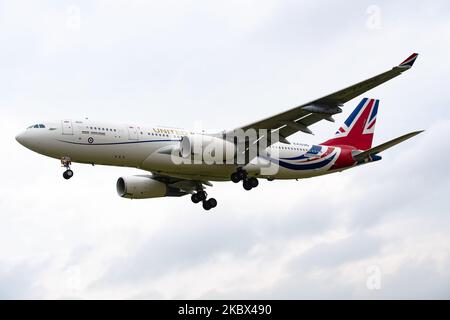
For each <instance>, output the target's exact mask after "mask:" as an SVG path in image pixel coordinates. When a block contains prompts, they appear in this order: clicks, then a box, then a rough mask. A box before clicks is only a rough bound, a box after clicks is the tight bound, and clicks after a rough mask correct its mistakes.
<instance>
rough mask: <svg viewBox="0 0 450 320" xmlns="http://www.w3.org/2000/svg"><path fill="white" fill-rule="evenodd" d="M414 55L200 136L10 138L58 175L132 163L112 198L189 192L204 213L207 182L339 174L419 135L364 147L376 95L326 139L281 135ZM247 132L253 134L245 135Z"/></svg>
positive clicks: (210, 204)
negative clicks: (81, 166) (54, 164)
mask: <svg viewBox="0 0 450 320" xmlns="http://www.w3.org/2000/svg"><path fill="white" fill-rule="evenodd" d="M417 56H418V54H417V53H414V54H412V55H410V56H409V57H408V58H407V59H406V60H404V61H403V62H402V63H400V64H399V65H397V66H395V67H393V68H392V69H390V70H388V71H386V72H383V73H381V74H379V75H376V76H374V77H372V78H369V79H367V80H364V81H362V82H359V83H357V84H355V85H352V86H349V87H347V88H345V89H342V90H339V91H337V92H335V93H332V94H329V95H327V96H325V97H322V98H319V99H316V100H313V101H311V102H308V103H305V104H302V105H300V106H297V107H295V108H292V109H289V110H287V111H284V112H281V113H278V114H276V115H274V116H271V117H268V118H265V119H263V120H260V121H257V122H253V123H250V124H247V125H245V126H242V127H240V128H236V129H234V130H229V131H223V132H217V133H204V132H194V131H189V130H183V129H178V128H172V127H170V128H169V127H158V126H153V127H152V126H145V125H129V124H113V123H106V122H100V121H91V120H87V119H84V120H67V119H65V120H61V121H53V122H52V121H50V122H41V123H38V124H35V125H32V126H29V127H28V128H27V129H26V130H25V131H23V132H22V133H20V134H19V135H17V136H16V140H17V141H18V142H19V143H20V144H22V145H23V146H25V147H26V148H28V149H30V150H32V151H34V152H37V153H39V154H42V155H45V156H48V157H52V158H56V159H59V160H60V161H61V165H62V167H64V168H65V171H64V173H63V177H64V178H65V179H70V178H72V177H73V174H74V173H73V171H72V169H71V164H72V163H73V162H76V163H85V164H92V165H97V164H98V165H109V166H122V167H134V168H138V169H142V170H145V171H147V172H148V173H149V174H142V175H135V176H128V177H120V178H119V179H118V180H117V184H116V189H117V193H118V194H119V196H121V197H123V198H129V199H148V198H156V197H180V196H185V195H190V197H191V200H192V202H193V203H200V202H201V203H202V206H203V208H204V209H205V210H210V209H212V208H214V207H216V206H217V201H216V199H214V198H208V193H207V192H206V188H207V187H211V186H212V183H211V181H232V182H234V183H239V182H242V185H243V187H244V189H245V190H251V189H253V188H255V187H257V186H258V184H259V182H258V179H267V180H269V181H273V180H279V179H280V180H281V179H303V178H310V177H315V176H319V175H324V174H330V173H334V172H340V171H343V170H347V169H350V168H354V167H357V166H360V165H363V164H367V163H371V162H375V161H379V160H381V156H380V155H379V153H381V152H382V151H384V150H386V149H388V148H391V147H393V146H394V145H396V144H398V143H401V142H403V141H405V140H407V139H409V138H411V137H413V136H415V135H417V134H419V133H421V132H423V130H422V131H414V132H411V133H408V134H405V135H402V136H400V137H398V138H395V139H393V140H390V141H388V142H385V143H383V144H380V145H378V146H375V147H372V140H373V135H374V129H375V123H376V117H377V112H378V107H379V103H380V100H379V99H369V98H363V99H362V100H361V101H360V102H359V103H358V104H357V106H356V108H355V109H354V110H353V111H352V112H351V113H350V115H349V116H348V118H347V119H346V120H345V122H344V123H343V124H342V125H341V126H340V127H339V128H338V129H337V131H336V132H335V135H334V137H332V138H330V139H329V140H327V141H325V142H322V143H319V144H305V143H293V142H291V141H289V140H288V139H287V138H288V137H289V136H291V135H293V134H294V133H297V132H303V133H307V134H312V131H311V129H310V126H312V125H313V124H315V123H317V122H319V121H322V120H325V121H330V122H334V118H333V115H335V114H338V113H341V112H342V107H343V105H344V103H346V102H348V101H350V100H352V99H354V98H355V97H357V96H359V95H361V94H363V93H364V92H366V91H368V90H370V89H372V88H374V87H376V86H378V85H380V84H382V83H384V82H386V81H388V80H390V79H392V78H394V77H397V76H398V75H400V74H402V73H403V72H404V71H407V70H409V69H410V68H411V67H412V66H413V64H414V62H415V61H416V59H417ZM251 130H253V132H256V135H253V136H252V135H251V134H249V135H246V132H248V131H251ZM236 132H239V133H241V132H244V135H242V134H235V133H236ZM230 137H232V138H230ZM263 140H264V143H262V141H263ZM198 146H200V149H199V148H198ZM253 146H258V147H257V148H256V150H257V151H256V153H255V152H250V151H251V150H254V149H252V147H253ZM208 148H209V149H208ZM199 150H200V151H199ZM220 151H223V152H220ZM217 154H218V156H216V155H217ZM211 159H213V160H214V161H211ZM217 159H219V160H221V161H217ZM238 159H241V160H240V161H238Z"/></svg>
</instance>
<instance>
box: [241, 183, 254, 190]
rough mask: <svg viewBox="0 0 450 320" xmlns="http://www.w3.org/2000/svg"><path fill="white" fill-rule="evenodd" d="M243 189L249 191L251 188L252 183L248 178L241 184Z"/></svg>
mask: <svg viewBox="0 0 450 320" xmlns="http://www.w3.org/2000/svg"><path fill="white" fill-rule="evenodd" d="M242 185H243V187H244V189H245V190H247V191H249V190H252V188H253V187H252V183H251V182H250V180H244V183H243V184H242Z"/></svg>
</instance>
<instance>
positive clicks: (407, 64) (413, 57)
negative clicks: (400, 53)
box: [398, 53, 419, 69]
mask: <svg viewBox="0 0 450 320" xmlns="http://www.w3.org/2000/svg"><path fill="white" fill-rule="evenodd" d="M418 56H419V54H418V53H413V54H412V55H410V56H409V57H408V58H406V60H405V61H403V62H402V63H400V64H399V65H398V66H399V67H400V68H406V69H409V68H411V67H412V66H413V64H414V62H415V61H416V59H417V57H418Z"/></svg>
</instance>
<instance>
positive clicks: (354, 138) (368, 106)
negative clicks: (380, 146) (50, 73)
mask: <svg viewBox="0 0 450 320" xmlns="http://www.w3.org/2000/svg"><path fill="white" fill-rule="evenodd" d="M379 102H380V100H377V99H368V98H364V99H362V100H361V102H360V103H359V104H358V106H357V107H356V108H355V110H353V112H352V113H351V114H350V116H349V117H348V118H347V120H345V122H344V124H343V125H342V126H341V127H340V128H339V129H338V130H337V131H336V133H335V136H334V138H332V139H330V140H328V141H325V142H324V143H321V145H325V146H352V147H354V148H356V149H359V150H367V149H370V147H372V140H373V134H374V131H375V122H376V120H377V112H378V105H379Z"/></svg>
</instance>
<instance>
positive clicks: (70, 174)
mask: <svg viewBox="0 0 450 320" xmlns="http://www.w3.org/2000/svg"><path fill="white" fill-rule="evenodd" d="M63 177H64V179H66V180H69V179H70V178H72V177H73V171H72V170H70V169H68V170H66V171H64V173H63Z"/></svg>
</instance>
